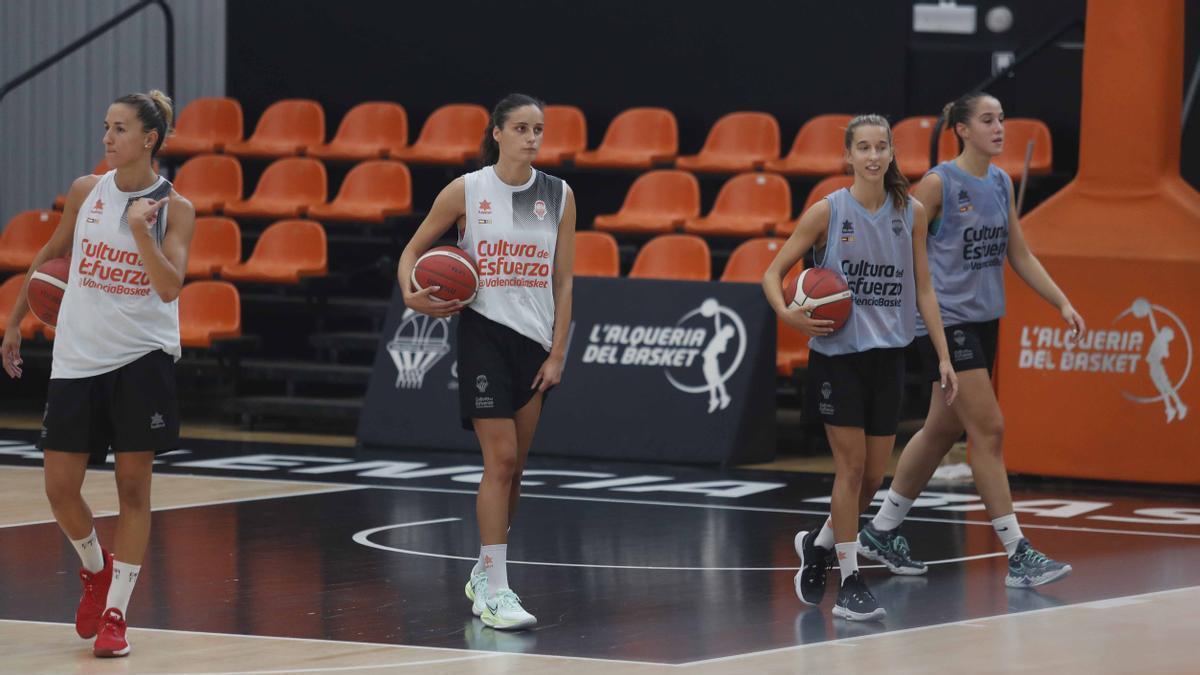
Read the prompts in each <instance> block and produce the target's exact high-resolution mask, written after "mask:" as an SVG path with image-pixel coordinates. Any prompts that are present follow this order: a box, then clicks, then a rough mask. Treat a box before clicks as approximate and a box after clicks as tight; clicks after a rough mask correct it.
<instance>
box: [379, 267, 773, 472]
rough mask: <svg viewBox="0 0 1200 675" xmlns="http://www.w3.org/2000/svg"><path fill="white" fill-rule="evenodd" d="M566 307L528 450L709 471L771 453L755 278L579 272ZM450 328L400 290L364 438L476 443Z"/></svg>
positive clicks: (769, 385)
mask: <svg viewBox="0 0 1200 675" xmlns="http://www.w3.org/2000/svg"><path fill="white" fill-rule="evenodd" d="M573 304H574V312H573V314H574V316H573V317H572V318H573V322H572V326H571V335H570V341H569V346H568V349H567V362H566V367H565V369H564V372H563V380H562V383H561V384H560V385H559V386H558V387H556V388H555V389H554V390H553V391H552V392H551V393H550V396H549V397H548V398H547V400H546V405H545V408H544V409H543V412H542V417H541V421H540V423H539V425H538V431H537V436H536V437H535V438H534V444H533V449H532V451H533V452H537V453H542V454H549V455H568V456H576V457H592V458H606V459H631V460H643V461H663V462H689V463H705V464H711V463H742V462H751V461H765V460H769V459H770V458H771V457H773V456H774V452H775V316H774V314H773V313H772V312H771V310H770V307H769V306H768V305H767V302H766V300H765V299H764V298H763V297H762V291H761V289H760V288H759V287H758V285H757V284H733V283H717V282H713V283H700V282H683V281H651V280H642V279H600V278H589V277H580V278H577V279H575V297H574V303H573ZM457 323H458V317H452V318H450V319H433V318H430V317H427V316H425V315H422V314H417V313H415V312H412V311H409V310H408V309H407V308H405V307H404V304H403V301H402V298H401V295H400V293H399V290H398V289H397V291H396V293H395V294H394V295H393V298H392V306H391V308H390V309H389V311H388V317H387V321H386V323H385V324H384V332H383V338H384V339H383V340H382V341H381V342H382V344H381V345H380V347H379V350H378V352H377V353H376V357H375V368H374V372H373V374H372V376H371V383H370V387H369V388H368V390H367V399H366V404H365V406H364V408H363V414H362V417H361V418H360V421H359V428H358V439H359V442H360V443H362V444H364V445H370V446H394V447H406V448H437V449H452V450H474V449H477V448H478V447H479V446H478V443H477V441H476V439H475V435H474V433H472V432H467V431H463V430H462V427H461V425H460V422H459V417H458V377H457V369H456V366H457V355H456V353H455V349H456V344H455V343H456V340H455V333H454V331H455V329H456V325H457ZM466 386H474V384H473V383H467V385H466Z"/></svg>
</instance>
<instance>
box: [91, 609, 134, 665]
mask: <svg viewBox="0 0 1200 675" xmlns="http://www.w3.org/2000/svg"><path fill="white" fill-rule="evenodd" d="M92 653H93V654H95V655H96V656H100V657H104V658H108V657H111V656H126V655H127V654H129V641H128V640H126V639H125V616H124V615H123V614H121V610H119V609H117V608H116V607H109V608H108V609H106V610H104V616H103V617H101V619H100V633H99V634H98V635H97V636H96V646H95V647H93V648H92Z"/></svg>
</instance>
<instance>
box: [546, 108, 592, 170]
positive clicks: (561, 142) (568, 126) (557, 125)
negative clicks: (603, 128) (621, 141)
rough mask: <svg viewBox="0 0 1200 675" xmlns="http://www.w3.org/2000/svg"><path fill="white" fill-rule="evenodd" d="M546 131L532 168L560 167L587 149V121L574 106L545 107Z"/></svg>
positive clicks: (581, 111) (581, 112)
mask: <svg viewBox="0 0 1200 675" xmlns="http://www.w3.org/2000/svg"><path fill="white" fill-rule="evenodd" d="M545 113H546V130H545V133H544V135H542V138H541V148H540V149H539V150H538V159H536V160H534V162H533V163H534V166H539V167H557V166H562V163H563V162H564V161H566V160H570V159H571V157H574V156H575V154H576V153H582V151H583V150H584V149H586V148H587V147H588V121H587V118H584V117H583V110H581V109H578V108H576V107H575V106H546V110H545Z"/></svg>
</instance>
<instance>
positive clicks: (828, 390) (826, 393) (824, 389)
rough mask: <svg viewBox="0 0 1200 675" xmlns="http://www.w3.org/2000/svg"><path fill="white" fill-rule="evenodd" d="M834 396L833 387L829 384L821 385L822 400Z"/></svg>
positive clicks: (823, 383)
mask: <svg viewBox="0 0 1200 675" xmlns="http://www.w3.org/2000/svg"><path fill="white" fill-rule="evenodd" d="M830 396H833V385H832V384H829V383H828V382H822V383H821V398H829V397H830Z"/></svg>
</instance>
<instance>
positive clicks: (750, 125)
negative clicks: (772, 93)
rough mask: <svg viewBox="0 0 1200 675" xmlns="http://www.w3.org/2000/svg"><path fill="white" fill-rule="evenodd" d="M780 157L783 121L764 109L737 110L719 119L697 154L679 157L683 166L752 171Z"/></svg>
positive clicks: (695, 169) (678, 165)
mask: <svg viewBox="0 0 1200 675" xmlns="http://www.w3.org/2000/svg"><path fill="white" fill-rule="evenodd" d="M777 157H779V122H777V121H776V120H775V117H774V116H772V115H769V114H767V113H762V112H735V113H729V114H728V115H725V116H724V117H722V118H721V119H719V120H717V123H716V124H714V125H713V127H712V129H710V130H709V132H708V138H706V139H705V140H704V147H703V148H701V149H700V153H699V154H697V155H688V156H685V157H680V158H679V159H677V160H675V166H676V167H678V168H680V169H690V170H692V171H705V172H714V173H720V172H728V173H734V172H738V171H750V170H752V169H757V168H760V167H762V166H763V164H764V163H766V162H769V161H771V160H773V159H776V158H777Z"/></svg>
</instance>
